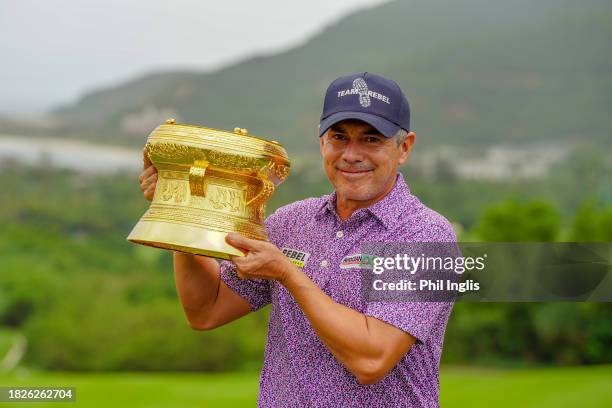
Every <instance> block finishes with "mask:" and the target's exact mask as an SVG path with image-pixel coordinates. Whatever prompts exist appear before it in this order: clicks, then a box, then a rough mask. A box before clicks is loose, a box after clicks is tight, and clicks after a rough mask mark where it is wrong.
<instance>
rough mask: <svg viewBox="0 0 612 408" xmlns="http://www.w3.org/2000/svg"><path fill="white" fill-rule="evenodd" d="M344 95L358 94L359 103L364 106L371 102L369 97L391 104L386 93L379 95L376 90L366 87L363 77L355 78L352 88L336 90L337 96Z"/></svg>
mask: <svg viewBox="0 0 612 408" xmlns="http://www.w3.org/2000/svg"><path fill="white" fill-rule="evenodd" d="M346 95H359V104H360V105H361V106H363V107H364V108H367V107H368V106H370V105H371V104H372V100H371V99H370V98H375V99H378V100H379V101H383V102H385V103H386V104H389V105H390V104H391V102H390V101H389V97H388V96H387V95H381V94H379V93H378V92H374V91H370V90H369V89H368V84H367V83H366V81H365V79H363V78H355V80H354V81H353V88H351V89H345V90H344V91H338V98H341V97H343V96H346Z"/></svg>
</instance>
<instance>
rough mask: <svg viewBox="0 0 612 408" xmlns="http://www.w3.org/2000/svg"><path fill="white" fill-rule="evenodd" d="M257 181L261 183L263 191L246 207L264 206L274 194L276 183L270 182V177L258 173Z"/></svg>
mask: <svg viewBox="0 0 612 408" xmlns="http://www.w3.org/2000/svg"><path fill="white" fill-rule="evenodd" d="M257 179H258V180H259V181H260V182H261V191H260V192H259V193H257V195H256V196H255V197H253V198H251V199H250V200H249V201H247V203H246V205H247V206H249V205H251V204H253V203H257V204H263V203H265V202H266V201H268V199H269V198H270V197H271V196H272V194H273V193H274V183H272V182H271V181H270V180H268V177H267V176H266V175H265V174H264V173H263V172H261V171H260V172H258V173H257Z"/></svg>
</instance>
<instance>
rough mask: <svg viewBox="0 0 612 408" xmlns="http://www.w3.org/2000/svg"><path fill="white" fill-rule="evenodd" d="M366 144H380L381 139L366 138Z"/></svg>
mask: <svg viewBox="0 0 612 408" xmlns="http://www.w3.org/2000/svg"><path fill="white" fill-rule="evenodd" d="M365 140H366V142H368V143H378V142H380V141H381V139H380V137H376V136H368V137H366V139H365Z"/></svg>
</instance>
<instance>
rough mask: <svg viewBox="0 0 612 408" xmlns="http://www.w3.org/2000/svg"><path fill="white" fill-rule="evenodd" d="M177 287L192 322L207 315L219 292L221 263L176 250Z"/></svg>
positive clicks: (175, 277) (175, 274) (175, 271)
mask: <svg viewBox="0 0 612 408" xmlns="http://www.w3.org/2000/svg"><path fill="white" fill-rule="evenodd" d="M173 257H174V279H175V282H176V289H177V292H178V295H179V298H180V301H181V304H182V305H183V309H184V310H185V314H186V315H187V318H188V320H189V321H190V322H195V321H197V320H198V319H201V318H202V316H206V315H207V312H208V311H210V310H212V308H213V306H214V304H215V301H216V299H217V296H218V294H219V285H220V279H219V264H218V263H217V262H216V261H215V260H214V259H212V258H207V257H202V256H195V255H192V254H186V253H182V252H174V255H173Z"/></svg>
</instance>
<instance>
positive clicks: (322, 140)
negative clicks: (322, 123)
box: [319, 133, 327, 155]
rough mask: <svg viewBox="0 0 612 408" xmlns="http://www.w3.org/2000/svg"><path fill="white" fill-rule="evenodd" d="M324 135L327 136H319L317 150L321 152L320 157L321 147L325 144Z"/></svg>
mask: <svg viewBox="0 0 612 408" xmlns="http://www.w3.org/2000/svg"><path fill="white" fill-rule="evenodd" d="M325 135H327V133H324V134H323V136H319V150H320V151H321V155H323V145H324V144H325Z"/></svg>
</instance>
